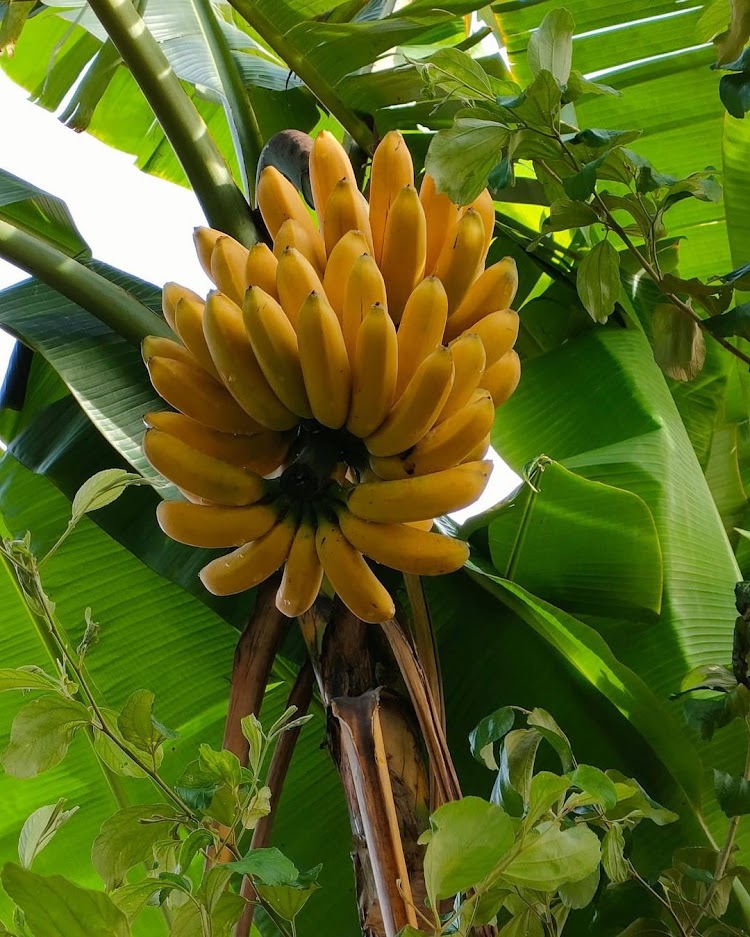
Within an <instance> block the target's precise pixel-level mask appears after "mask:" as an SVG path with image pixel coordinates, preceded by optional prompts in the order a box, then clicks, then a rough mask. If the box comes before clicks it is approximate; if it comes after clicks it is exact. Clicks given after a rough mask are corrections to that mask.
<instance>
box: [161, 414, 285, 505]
mask: <svg viewBox="0 0 750 937" xmlns="http://www.w3.org/2000/svg"><path fill="white" fill-rule="evenodd" d="M143 452H144V454H145V456H146V458H147V459H148V461H149V462H150V463H151V465H153V467H154V468H155V469H156V471H157V472H160V473H161V474H162V475H163V476H164V477H165V478H168V479H169V480H170V481H171V482H173V483H174V484H175V485H177V486H178V487H180V488H184V489H185V490H186V491H189V492H190V493H191V494H194V495H197V496H198V497H199V498H205V499H206V500H207V501H212V502H213V503H214V504H225V505H234V506H238V507H241V506H242V505H245V504H254V503H255V502H256V501H260V499H261V498H262V497H263V495H264V494H265V493H266V491H267V484H268V483H267V482H266V480H265V479H263V478H261V477H260V475H256V474H255V473H254V472H248V471H247V470H246V469H242V468H238V467H237V466H236V465H228V464H227V463H226V462H220V461H219V459H214V458H213V457H212V456H210V455H206V454H205V453H203V452H199V451H198V450H197V449H193V447H192V446H189V445H188V444H187V443H186V442H183V441H182V440H181V439H178V438H177V436H172V435H171V434H170V433H163V432H162V431H161V430H158V429H147V430H146V433H145V435H144V437H143Z"/></svg>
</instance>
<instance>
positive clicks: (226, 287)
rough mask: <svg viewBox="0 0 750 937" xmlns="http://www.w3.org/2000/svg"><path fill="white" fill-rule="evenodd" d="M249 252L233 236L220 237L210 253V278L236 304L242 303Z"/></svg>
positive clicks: (245, 287) (245, 286)
mask: <svg viewBox="0 0 750 937" xmlns="http://www.w3.org/2000/svg"><path fill="white" fill-rule="evenodd" d="M249 253H250V252H249V251H248V249H247V248H246V247H243V245H242V244H240V242H239V241H235V239H234V238H230V237H221V238H219V240H218V241H217V242H216V244H215V245H214V249H213V251H212V253H211V279H212V280H213V281H214V283H215V284H216V286H217V287H218V289H219V290H220V291H221V292H222V293H223V294H224V295H225V296H228V297H229V298H230V299H231V300H232V302H234V303H237V305H238V306H239V305H241V304H242V297H243V296H244V295H245V290H246V289H247V283H246V281H245V277H246V271H247V258H248V254H249Z"/></svg>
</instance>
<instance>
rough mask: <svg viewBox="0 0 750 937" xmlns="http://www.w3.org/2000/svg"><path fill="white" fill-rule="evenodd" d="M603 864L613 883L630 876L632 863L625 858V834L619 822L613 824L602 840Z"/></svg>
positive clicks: (618, 883)
mask: <svg viewBox="0 0 750 937" xmlns="http://www.w3.org/2000/svg"><path fill="white" fill-rule="evenodd" d="M602 866H604V871H605V872H606V873H607V878H608V879H609V880H610V882H612V884H613V885H620V884H621V883H622V882H627V880H628V879H629V878H630V874H631V872H630V863H629V862H628V860H627V859H626V858H625V836H624V834H623V832H622V829H621V827H620V826H619V824H613V825H612V826H610V827H609V829H608V830H607V832H606V833H605V834H604V839H603V840H602Z"/></svg>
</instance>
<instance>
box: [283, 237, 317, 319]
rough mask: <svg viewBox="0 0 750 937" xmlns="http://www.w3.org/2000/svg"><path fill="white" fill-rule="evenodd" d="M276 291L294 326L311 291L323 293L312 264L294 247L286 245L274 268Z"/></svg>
mask: <svg viewBox="0 0 750 937" xmlns="http://www.w3.org/2000/svg"><path fill="white" fill-rule="evenodd" d="M276 291H277V292H278V294H279V302H280V303H281V305H282V307H283V308H284V312H285V313H286V314H287V316H289V321H290V322H291V323H292V325H293V326H294V327H295V328H296V327H297V318H298V316H299V309H300V306H301V305H302V303H303V302H304V301H305V300H306V299H307V297H308V296H309V295H310V293H312V292H316V293H318V294H320V295H323V296H324V295H325V292H324V290H323V284H322V283H321V282H320V277H319V276H318V274H317V273H316V272H315V268H314V267H313V265H312V264H311V263H310V262H309V261H308V260H307V258H306V257H304V256H303V255H302V254H301V253H300V252H299V251H298V250H297V249H296V248H294V247H287V248H286V249H285V250H284V251H283V252H282V254H281V257H280V258H279V266H278V267H277V268H276Z"/></svg>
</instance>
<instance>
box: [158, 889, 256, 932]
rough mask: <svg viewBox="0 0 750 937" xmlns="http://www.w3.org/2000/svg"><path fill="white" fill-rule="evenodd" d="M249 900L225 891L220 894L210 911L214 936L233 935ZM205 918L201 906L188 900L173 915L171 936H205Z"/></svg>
mask: <svg viewBox="0 0 750 937" xmlns="http://www.w3.org/2000/svg"><path fill="white" fill-rule="evenodd" d="M246 904H247V902H246V901H245V899H244V898H243V897H242V896H241V895H235V894H232V893H231V892H225V893H224V894H222V895H220V897H219V900H218V901H217V902H216V905H215V906H214V908H213V909H212V910H211V911H210V912H209V917H210V920H211V930H210V931H209V933H210V934H211V935H212V937H231V935H232V933H233V932H234V928H235V925H236V924H237V921H238V920H239V919H240V915H241V914H242V912H243V911H244V910H245V905H246ZM205 934H206V928H205V918H204V917H203V915H202V914H201V910H200V908H199V907H196V906H195V905H194V904H193V902H187V903H185V904H183V905H182V906H181V907H179V908H178V909H177V910H176V911H175V913H174V915H173V917H172V926H171V929H170V931H169V937H205Z"/></svg>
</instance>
